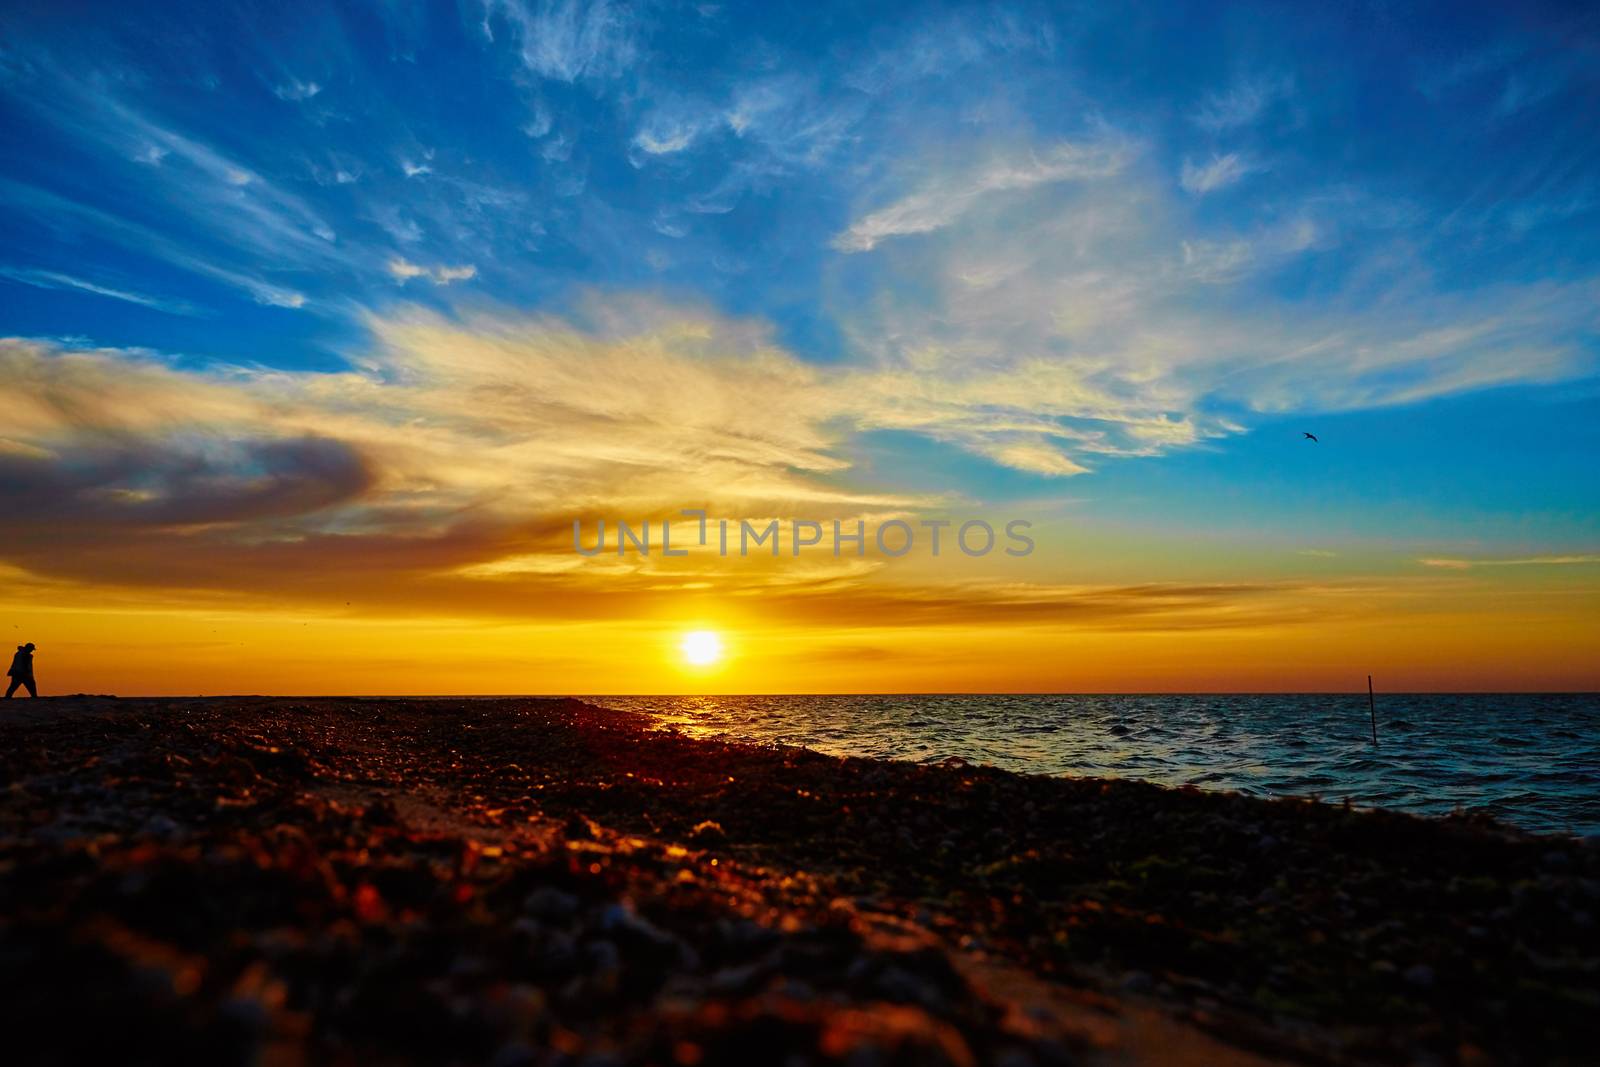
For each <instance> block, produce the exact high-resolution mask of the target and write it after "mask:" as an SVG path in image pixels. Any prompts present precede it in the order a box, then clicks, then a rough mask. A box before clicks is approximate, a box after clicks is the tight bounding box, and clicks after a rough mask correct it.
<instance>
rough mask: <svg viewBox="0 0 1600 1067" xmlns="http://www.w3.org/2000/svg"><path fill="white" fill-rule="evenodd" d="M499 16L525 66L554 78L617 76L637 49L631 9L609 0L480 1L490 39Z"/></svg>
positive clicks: (633, 57) (564, 79)
mask: <svg viewBox="0 0 1600 1067" xmlns="http://www.w3.org/2000/svg"><path fill="white" fill-rule="evenodd" d="M501 21H503V23H504V24H505V25H507V26H509V27H510V29H511V32H512V35H513V39H514V40H515V42H516V44H517V46H518V48H519V49H520V55H521V58H522V62H523V63H524V64H525V65H526V66H527V68H528V70H529V71H531V72H532V73H534V74H537V75H539V76H540V77H544V78H552V79H555V80H557V81H564V82H574V81H578V80H580V79H582V78H610V77H615V76H616V75H618V74H620V73H621V72H622V71H624V70H626V69H627V68H628V67H629V66H630V65H631V64H632V63H633V62H634V60H635V59H636V58H637V56H638V52H639V42H638V30H637V26H636V24H635V19H634V15H633V11H632V9H631V8H629V7H626V6H624V5H622V4H616V3H611V2H610V0H484V3H483V29H484V33H485V34H486V35H487V36H488V37H489V39H490V40H493V39H494V33H495V30H494V27H495V25H496V23H497V22H501Z"/></svg>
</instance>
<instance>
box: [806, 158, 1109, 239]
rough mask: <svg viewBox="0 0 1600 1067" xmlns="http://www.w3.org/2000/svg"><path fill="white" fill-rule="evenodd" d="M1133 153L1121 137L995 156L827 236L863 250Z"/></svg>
mask: <svg viewBox="0 0 1600 1067" xmlns="http://www.w3.org/2000/svg"><path fill="white" fill-rule="evenodd" d="M1132 155H1133V149H1132V147H1131V145H1129V144H1127V143H1126V142H1120V141H1119V142H1113V143H1093V142H1091V143H1084V144H1078V143H1071V142H1066V143H1062V144H1057V145H1054V146H1052V147H1050V148H1046V149H1042V150H1039V151H1036V152H1030V153H1026V154H1022V155H1019V156H1012V157H999V158H996V159H993V160H991V161H989V162H988V163H986V164H984V165H982V166H980V167H978V168H976V169H973V170H967V171H960V172H956V173H954V174H949V175H946V176H942V177H940V178H936V179H934V180H932V181H929V182H926V183H924V184H923V186H922V187H921V188H920V189H918V190H917V191H916V192H913V193H911V194H910V195H909V196H906V197H904V198H903V199H900V200H897V201H896V202H894V203H892V204H890V205H889V206H888V207H884V208H880V209H878V210H877V211H873V212H871V213H869V214H867V215H865V216H863V217H862V218H860V219H857V220H856V221H855V222H852V223H851V224H850V226H849V227H848V228H847V229H846V230H845V231H844V232H843V233H841V234H839V235H838V236H837V237H835V238H834V240H833V247H835V248H837V249H838V250H839V251H841V252H869V251H871V250H872V249H874V248H876V247H877V246H878V245H879V244H880V243H881V242H883V241H886V240H888V239H890V238H892V237H902V236H906V235H910V234H922V233H931V232H933V231H935V230H940V229H943V228H944V227H946V226H949V225H950V224H951V223H953V222H955V221H956V220H958V219H960V218H961V217H962V216H963V215H965V214H966V213H967V212H968V211H970V210H972V208H973V207H974V206H976V205H977V203H978V202H979V201H980V200H982V199H983V198H984V197H986V196H988V195H989V194H992V193H1002V192H1010V191H1018V190H1025V189H1031V188H1033V187H1034V186H1038V185H1047V184H1052V183H1055V182H1065V181H1090V180H1094V179H1100V178H1109V177H1112V176H1113V175H1115V174H1117V173H1118V172H1120V171H1121V170H1122V169H1123V167H1125V166H1126V165H1127V163H1128V161H1129V159H1130V158H1131V157H1132Z"/></svg>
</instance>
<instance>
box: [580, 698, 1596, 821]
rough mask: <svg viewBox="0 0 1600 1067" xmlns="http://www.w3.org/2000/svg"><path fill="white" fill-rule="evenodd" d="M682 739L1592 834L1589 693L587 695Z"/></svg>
mask: <svg viewBox="0 0 1600 1067" xmlns="http://www.w3.org/2000/svg"><path fill="white" fill-rule="evenodd" d="M583 699H585V700H588V701H590V702H591V703H595V704H599V705H602V706H607V707H615V708H624V709H628V710H632V711H637V712H643V713H645V714H648V715H650V716H653V717H654V719H655V720H656V722H657V723H658V724H659V725H660V727H661V728H662V729H670V730H677V731H680V732H682V733H684V734H687V735H689V736H693V737H720V738H725V739H728V740H737V741H748V742H755V743H759V744H781V745H803V746H804V747H806V748H810V749H815V750H817V751H819V752H826V753H830V754H833V755H847V756H872V757H876V758H880V759H894V760H911V761H915V762H920V763H938V762H941V761H944V760H947V759H950V758H951V757H960V758H961V759H964V760H967V761H969V762H971V763H977V764H988V765H990V766H994V767H1002V768H1005V769H1007V770H1012V771H1022V772H1026V773H1028V774H1047V775H1085V776H1093V777H1101V778H1137V779H1143V780H1145V781H1150V782H1158V783H1161V784H1163V785H1171V786H1181V785H1191V786H1196V787H1199V788H1201V789H1222V790H1233V791H1236V792H1239V793H1246V794H1249V795H1251V796H1258V797H1286V796H1296V797H1320V798H1321V799H1323V800H1326V801H1331V802H1334V803H1342V802H1344V801H1345V800H1349V801H1350V802H1351V803H1352V804H1355V805H1358V806H1363V807H1381V808H1393V809H1397V810H1400V811H1409V812H1413V813H1416V814H1420V815H1448V814H1451V813H1453V812H1481V813H1486V814H1488V815H1492V816H1494V817H1495V818H1497V819H1500V820H1502V821H1504V822H1507V823H1510V824H1513V825H1515V826H1519V827H1522V828H1524V829H1527V830H1532V831H1536V832H1540V833H1557V834H1577V835H1583V836H1590V835H1597V834H1600V694H1593V693H1588V694H1472V695H1460V694H1425V693H1416V694H1395V693H1387V694H1383V695H1381V696H1380V697H1379V698H1378V700H1377V726H1378V743H1377V744H1376V745H1374V744H1373V742H1372V724H1371V713H1370V711H1369V707H1368V703H1367V694H1365V693H1361V694H1353V695H1342V694H1331V695H1330V694H1295V695H1284V694H1273V695H1257V694H1249V695H1233V696H1228V695H1177V696H1175V695H1152V696H1130V695H1116V696H1093V695H1082V694H1074V695H1060V696H1048V695H994V696H982V695H927V696H904V695H896V696H721V697H682V696H626V697H618V696H597V697H585V698H583Z"/></svg>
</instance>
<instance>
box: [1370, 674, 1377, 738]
mask: <svg viewBox="0 0 1600 1067" xmlns="http://www.w3.org/2000/svg"><path fill="white" fill-rule="evenodd" d="M1367 710H1368V711H1370V712H1372V743H1373V744H1377V743H1378V705H1377V703H1376V702H1375V701H1374V700H1373V699H1372V675H1370V674H1369V675H1367Z"/></svg>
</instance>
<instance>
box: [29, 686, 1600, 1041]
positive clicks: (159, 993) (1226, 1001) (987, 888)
mask: <svg viewBox="0 0 1600 1067" xmlns="http://www.w3.org/2000/svg"><path fill="white" fill-rule="evenodd" d="M0 787H3V789H4V792H3V794H0V795H3V797H4V801H3V805H0V984H3V988H4V989H5V990H6V994H5V996H4V997H0V1025H3V1027H4V1033H5V1035H6V1038H5V1044H4V1046H0V1047H4V1048H5V1049H6V1054H7V1055H6V1058H7V1060H8V1061H9V1062H15V1063H76V1062H84V1061H86V1060H100V1061H105V1062H118V1063H173V1062H180V1061H190V1062H207V1063H219V1064H222V1063H250V1062H259V1063H264V1064H298V1063H333V1064H345V1063H349V1064H357V1063H360V1064H373V1063H491V1064H497V1065H501V1067H512V1065H516V1064H544V1063H551V1064H554V1063H563V1064H564V1063H594V1064H600V1063H609V1062H639V1063H647V1062H648V1063H663V1064H667V1063H681V1064H740V1065H743V1064H759V1063H795V1064H803V1063H808V1064H833V1063H838V1064H861V1065H873V1064H911V1063H930V1064H967V1063H999V1064H1007V1065H1014V1067H1022V1065H1027V1064H1040V1065H1044V1064H1068V1063H1174V1062H1176V1063H1195V1064H1222V1063H1241V1064H1243V1063H1257V1062H1313V1063H1315V1062H1368V1061H1377V1062H1416V1061H1419V1060H1425V1061H1427V1060H1431V1061H1435V1062H1445V1063H1454V1062H1461V1063H1481V1062H1513V1063H1515V1062H1529V1063H1534V1062H1561V1061H1568V1062H1574V1063H1577V1062H1585V1061H1589V1062H1592V1057H1593V1044H1592V1040H1591V1039H1590V1037H1589V1034H1590V1028H1591V1024H1592V1021H1593V1017H1594V1013H1595V1012H1596V1011H1597V1010H1600V935H1597V932H1596V929H1595V918H1596V916H1597V915H1600V849H1596V848H1595V847H1593V846H1592V844H1591V843H1579V842H1574V841H1570V840H1566V839H1561V838H1550V837H1539V836H1533V835H1526V834H1521V833H1517V832H1513V831H1511V830H1508V829H1506V828H1504V827H1499V826H1495V825H1493V824H1489V823H1484V822H1474V821H1466V820H1422V819H1417V818H1413V817H1410V816H1405V815H1399V814H1394V813H1381V812H1358V811H1349V810H1345V809H1342V808H1339V807H1335V806H1331V805H1322V804H1314V803H1309V802H1301V801H1281V802H1264V801H1260V800H1252V799H1248V798H1244V797H1239V796H1234V795H1226V794H1217V793H1202V792H1197V791H1193V790H1170V789H1163V788H1160V787H1156V786H1151V785H1145V784H1140V783H1133V782H1102V781H1096V780H1088V779H1061V778H1038V777H1028V776H1021V775H1015V774H1010V773H1006V772H1002V771H998V770H992V769H986V768H976V767H969V766H946V767H922V766H916V765H912V764H899V763H883V762H876V761H871V760H859V759H839V758H835V757H829V756H823V755H819V754H816V753H812V752H808V751H805V750H801V749H790V748H771V747H757V746H746V745H732V744H724V743H720V742H711V741H691V740H688V739H685V738H681V737H678V736H676V735H672V734H667V733H662V732H659V731H655V730H652V729H650V724H649V723H648V722H647V721H646V720H643V719H640V718H637V717H635V716H632V715H629V714H626V713H621V712H616V711H610V710H606V709H603V708H596V707H593V706H591V705H587V704H582V703H579V702H576V701H555V700H494V701H460V700H456V701H451V700H387V699H384V700H371V699H363V700H357V699H318V700H307V699H271V698H208V699H193V700H167V699H156V700H110V699H95V698H66V699H57V700H41V701H38V702H37V703H33V702H23V701H17V700H13V701H11V702H10V703H9V704H6V705H3V706H0Z"/></svg>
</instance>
